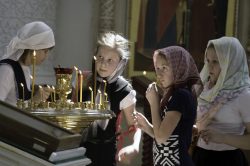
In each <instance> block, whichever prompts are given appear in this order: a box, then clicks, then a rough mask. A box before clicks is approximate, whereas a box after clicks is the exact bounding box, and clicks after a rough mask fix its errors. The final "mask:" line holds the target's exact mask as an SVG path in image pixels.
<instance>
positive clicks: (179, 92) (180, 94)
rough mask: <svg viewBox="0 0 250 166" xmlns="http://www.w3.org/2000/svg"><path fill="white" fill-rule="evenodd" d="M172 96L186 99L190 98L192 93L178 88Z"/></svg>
mask: <svg viewBox="0 0 250 166" xmlns="http://www.w3.org/2000/svg"><path fill="white" fill-rule="evenodd" d="M173 96H178V97H181V98H186V97H190V96H192V92H191V91H190V90H188V89H187V88H178V89H176V90H175V91H174V92H173Z"/></svg>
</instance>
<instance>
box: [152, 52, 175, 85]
mask: <svg viewBox="0 0 250 166" xmlns="http://www.w3.org/2000/svg"><path fill="white" fill-rule="evenodd" d="M154 65H155V72H156V76H157V80H158V82H159V83H160V86H161V87H162V88H168V87H169V86H170V85H171V84H173V82H174V76H173V70H172V67H171V65H170V63H169V62H168V61H167V59H166V58H165V56H164V55H159V54H157V55H156V58H155V62H154Z"/></svg>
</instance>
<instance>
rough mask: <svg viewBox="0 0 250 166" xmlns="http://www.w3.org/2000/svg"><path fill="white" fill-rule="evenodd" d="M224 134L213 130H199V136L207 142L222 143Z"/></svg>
mask: <svg viewBox="0 0 250 166" xmlns="http://www.w3.org/2000/svg"><path fill="white" fill-rule="evenodd" d="M224 136H225V135H224V134H222V133H219V132H217V131H214V130H203V131H201V132H200V137H201V138H202V139H203V140H204V141H205V142H206V143H207V144H208V143H209V142H215V143H223V140H224Z"/></svg>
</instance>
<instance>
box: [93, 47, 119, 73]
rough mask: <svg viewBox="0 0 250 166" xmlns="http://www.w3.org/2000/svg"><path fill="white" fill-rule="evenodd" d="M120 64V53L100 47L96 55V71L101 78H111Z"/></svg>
mask: <svg viewBox="0 0 250 166" xmlns="http://www.w3.org/2000/svg"><path fill="white" fill-rule="evenodd" d="M119 62H120V57H119V54H118V52H117V51H116V50H115V49H113V48H110V47H107V46H100V47H99V48H98V52H97V54H96V71H97V73H98V74H99V76H100V77H103V78H105V77H108V76H110V75H111V74H112V73H113V72H114V71H115V69H116V67H117V66H118V64H119Z"/></svg>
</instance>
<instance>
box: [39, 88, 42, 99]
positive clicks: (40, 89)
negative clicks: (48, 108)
mask: <svg viewBox="0 0 250 166" xmlns="http://www.w3.org/2000/svg"><path fill="white" fill-rule="evenodd" d="M39 91H40V95H41V96H40V97H41V101H43V92H42V91H43V87H42V86H41V85H39Z"/></svg>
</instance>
